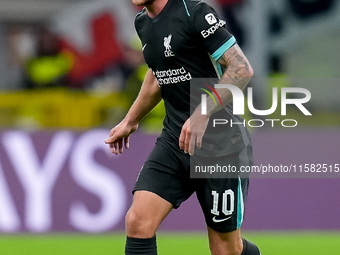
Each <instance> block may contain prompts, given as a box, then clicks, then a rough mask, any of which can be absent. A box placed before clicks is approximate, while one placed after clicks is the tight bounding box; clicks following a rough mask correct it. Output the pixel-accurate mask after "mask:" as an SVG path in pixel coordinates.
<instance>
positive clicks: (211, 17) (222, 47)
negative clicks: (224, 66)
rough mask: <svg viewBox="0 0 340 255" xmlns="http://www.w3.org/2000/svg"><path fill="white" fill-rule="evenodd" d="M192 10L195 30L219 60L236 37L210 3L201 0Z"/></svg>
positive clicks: (209, 50) (212, 54) (213, 55)
mask: <svg viewBox="0 0 340 255" xmlns="http://www.w3.org/2000/svg"><path fill="white" fill-rule="evenodd" d="M192 11H193V13H192V16H193V26H194V32H195V34H196V36H197V37H198V38H199V39H200V40H202V41H203V44H204V45H205V47H206V48H207V50H208V52H209V53H210V55H211V56H212V57H213V58H214V59H215V60H216V61H217V60H218V59H219V58H220V57H221V56H222V55H223V53H224V52H226V51H227V50H228V49H229V48H230V47H232V46H233V45H234V44H235V43H236V39H235V37H234V36H232V35H231V34H230V33H229V32H228V31H227V29H226V28H225V26H226V22H225V21H224V20H223V19H221V18H220V17H219V16H218V14H217V13H216V11H215V10H214V9H213V8H212V7H211V6H209V5H208V4H206V3H204V2H199V3H198V4H196V6H195V7H194V8H193V10H192Z"/></svg>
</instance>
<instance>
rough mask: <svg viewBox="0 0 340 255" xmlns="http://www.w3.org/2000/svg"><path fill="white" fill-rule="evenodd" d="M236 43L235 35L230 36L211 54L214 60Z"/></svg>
mask: <svg viewBox="0 0 340 255" xmlns="http://www.w3.org/2000/svg"><path fill="white" fill-rule="evenodd" d="M235 43H236V39H235V37H234V36H233V37H231V38H230V39H229V40H228V41H226V42H225V43H224V44H223V45H222V46H221V47H219V48H218V49H217V50H216V51H215V52H214V53H213V54H212V55H211V56H212V57H213V59H215V61H217V60H219V58H220V57H221V56H222V55H223V53H224V52H226V51H227V50H228V49H229V48H230V47H231V46H233V45H234V44H235Z"/></svg>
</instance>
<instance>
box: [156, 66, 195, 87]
mask: <svg viewBox="0 0 340 255" xmlns="http://www.w3.org/2000/svg"><path fill="white" fill-rule="evenodd" d="M153 73H154V75H155V77H156V78H157V81H158V85H159V86H161V85H166V84H176V83H179V82H184V81H190V80H191V79H192V76H191V73H190V72H188V71H187V70H185V68H184V67H181V68H177V69H168V70H164V71H154V72H153Z"/></svg>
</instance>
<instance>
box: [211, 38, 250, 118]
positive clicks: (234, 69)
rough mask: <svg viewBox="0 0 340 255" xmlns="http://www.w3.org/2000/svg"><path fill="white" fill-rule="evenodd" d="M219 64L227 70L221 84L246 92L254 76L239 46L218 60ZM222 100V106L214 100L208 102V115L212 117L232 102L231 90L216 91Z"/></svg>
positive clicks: (236, 45) (232, 48)
mask: <svg viewBox="0 0 340 255" xmlns="http://www.w3.org/2000/svg"><path fill="white" fill-rule="evenodd" d="M218 63H219V64H220V65H221V66H223V67H224V68H225V71H224V73H223V75H222V77H221V79H220V81H219V84H230V85H234V86H237V87H238V88H240V89H241V90H244V89H245V87H246V86H247V84H248V83H249V81H250V79H251V77H253V75H254V71H253V68H252V67H251V65H250V63H249V61H248V59H247V58H246V56H245V55H244V53H243V51H242V50H241V48H240V46H238V44H235V45H234V46H232V47H231V48H230V49H229V50H227V51H226V52H224V54H223V55H222V56H221V57H220V58H219V59H218ZM216 91H217V93H218V94H219V95H220V97H221V100H222V105H223V106H221V105H217V106H216V105H215V103H214V102H213V100H212V99H211V98H209V100H207V115H208V116H211V115H212V114H213V113H215V112H218V111H219V110H221V109H222V108H223V107H224V106H226V105H227V104H229V103H230V102H231V101H232V99H233V98H232V94H231V92H230V90H229V89H219V88H217V89H216Z"/></svg>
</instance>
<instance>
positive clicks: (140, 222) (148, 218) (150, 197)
mask: <svg viewBox="0 0 340 255" xmlns="http://www.w3.org/2000/svg"><path fill="white" fill-rule="evenodd" d="M172 208H173V205H172V204H171V203H169V202H168V201H166V200H165V199H163V198H161V197H160V196H158V195H157V194H155V193H152V192H149V191H144V190H140V191H136V192H135V193H134V196H133V202H132V205H131V207H130V209H129V211H128V213H127V215H126V231H127V235H128V236H129V237H135V238H150V237H152V236H154V234H155V232H156V230H157V228H158V227H159V225H160V224H161V222H162V221H163V220H164V218H165V217H166V216H167V215H168V214H169V212H170V211H171V210H172Z"/></svg>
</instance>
